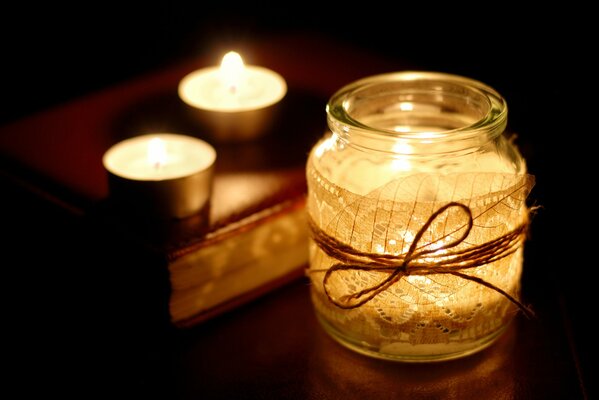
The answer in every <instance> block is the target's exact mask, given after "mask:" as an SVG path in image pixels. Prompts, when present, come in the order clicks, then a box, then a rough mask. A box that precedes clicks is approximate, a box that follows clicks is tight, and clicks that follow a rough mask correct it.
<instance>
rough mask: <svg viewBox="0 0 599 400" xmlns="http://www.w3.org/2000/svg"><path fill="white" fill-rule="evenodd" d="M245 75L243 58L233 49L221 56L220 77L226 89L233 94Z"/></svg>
mask: <svg viewBox="0 0 599 400" xmlns="http://www.w3.org/2000/svg"><path fill="white" fill-rule="evenodd" d="M244 76H245V65H244V63H243V59H242V58H241V56H240V55H239V53H236V52H234V51H230V52H228V53H227V54H225V56H224V57H223V60H222V62H221V63H220V77H221V80H222V82H223V84H224V85H225V87H226V88H227V90H228V91H229V92H230V93H232V94H235V93H236V92H237V90H238V89H239V87H240V86H241V83H242V82H243V79H244Z"/></svg>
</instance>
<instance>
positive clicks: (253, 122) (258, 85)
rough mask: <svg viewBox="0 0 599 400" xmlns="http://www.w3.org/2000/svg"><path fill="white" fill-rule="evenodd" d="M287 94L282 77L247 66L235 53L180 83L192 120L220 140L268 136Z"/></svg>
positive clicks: (263, 69) (260, 68)
mask: <svg viewBox="0 0 599 400" xmlns="http://www.w3.org/2000/svg"><path fill="white" fill-rule="evenodd" d="M286 93H287V84H286V82H285V80H284V79H283V77H281V75H279V74H277V73H276V72H274V71H272V70H270V69H267V68H263V67H258V66H253V65H251V66H247V65H244V63H243V60H242V58H241V56H240V55H239V54H237V53H235V52H229V53H227V54H226V55H225V56H224V57H223V60H222V63H221V65H220V66H219V67H208V68H203V69H200V70H197V71H194V72H192V73H190V74H188V75H187V76H185V77H184V78H183V79H182V80H181V82H180V84H179V97H180V98H181V100H183V102H185V104H186V105H187V106H188V107H189V108H190V111H191V113H192V115H193V117H194V118H196V119H197V120H198V121H199V122H200V124H201V125H202V126H203V127H205V128H206V129H208V130H209V132H207V133H208V134H211V135H212V136H213V137H214V138H215V139H217V140H221V141H244V140H251V139H255V138H257V137H259V136H261V135H263V134H264V133H266V132H267V131H268V128H269V125H270V124H271V123H272V121H273V119H274V118H275V114H274V111H275V107H276V105H277V104H278V103H279V102H280V101H281V99H283V97H284V96H285V94H286Z"/></svg>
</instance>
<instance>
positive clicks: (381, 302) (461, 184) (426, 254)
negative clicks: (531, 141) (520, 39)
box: [307, 72, 532, 361]
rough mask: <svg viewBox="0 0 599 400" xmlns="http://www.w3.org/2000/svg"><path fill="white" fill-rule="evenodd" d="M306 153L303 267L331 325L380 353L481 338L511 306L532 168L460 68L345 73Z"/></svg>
mask: <svg viewBox="0 0 599 400" xmlns="http://www.w3.org/2000/svg"><path fill="white" fill-rule="evenodd" d="M327 117H328V125H329V128H330V132H328V133H327V135H325V137H324V138H322V139H321V140H320V141H319V142H318V143H317V144H316V145H315V146H314V148H313V149H312V151H311V153H310V157H309V160H308V164H307V179H308V205H307V209H308V218H309V221H310V223H311V228H312V234H313V235H312V236H313V240H312V243H311V248H310V268H309V270H308V275H309V277H310V279H311V281H312V286H311V287H312V289H311V297H312V301H313V304H314V307H315V311H316V314H317V316H318V318H319V320H320V322H321V324H322V325H323V327H324V328H325V329H326V331H327V332H328V333H329V334H331V336H332V337H333V338H335V339H336V340H337V341H339V342H340V343H341V344H343V345H345V346H347V347H349V348H351V349H353V350H356V351H358V352H361V353H364V354H367V355H371V356H375V357H379V358H384V359H393V360H402V361H434V360H445V359H452V358H457V357H461V356H465V355H468V354H471V353H474V352H476V351H478V350H481V349H483V348H484V347H486V346H488V345H489V344H491V343H492V342H493V341H494V340H495V339H496V338H497V337H498V336H499V335H500V333H501V332H503V331H504V329H505V328H506V326H507V324H508V323H509V321H510V320H511V319H512V317H513V316H514V314H515V311H516V306H517V305H519V306H522V305H521V304H519V303H518V300H517V297H518V293H519V289H520V276H521V272H522V244H523V241H524V237H525V232H526V226H527V222H528V209H527V207H526V204H525V200H526V196H527V195H528V192H529V190H530V188H531V186H532V177H530V176H529V175H527V174H526V166H525V162H524V160H523V158H522V157H521V156H520V154H519V152H518V151H517V149H516V147H515V146H514V144H513V143H512V142H511V141H510V140H509V139H508V138H506V137H505V135H504V130H505V127H506V123H507V106H506V103H505V101H504V99H503V98H502V97H501V96H500V95H499V94H498V93H497V92H496V91H495V90H493V89H492V88H490V87H488V86H487V85H485V84H483V83H481V82H478V81H475V80H472V79H468V78H465V77H460V76H455V75H449V74H442V73H429V72H401V73H390V74H383V75H377V76H373V77H369V78H365V79H362V80H359V81H356V82H354V83H352V84H349V85H348V86H346V87H344V88H342V89H341V90H339V91H338V92H337V93H336V94H334V95H333V97H332V98H331V99H330V101H329V103H328V105H327Z"/></svg>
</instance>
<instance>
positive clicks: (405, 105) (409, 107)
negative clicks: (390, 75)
mask: <svg viewBox="0 0 599 400" xmlns="http://www.w3.org/2000/svg"><path fill="white" fill-rule="evenodd" d="M399 109H400V110H401V111H413V110H414V104H413V103H411V102H407V101H405V102H401V103H399Z"/></svg>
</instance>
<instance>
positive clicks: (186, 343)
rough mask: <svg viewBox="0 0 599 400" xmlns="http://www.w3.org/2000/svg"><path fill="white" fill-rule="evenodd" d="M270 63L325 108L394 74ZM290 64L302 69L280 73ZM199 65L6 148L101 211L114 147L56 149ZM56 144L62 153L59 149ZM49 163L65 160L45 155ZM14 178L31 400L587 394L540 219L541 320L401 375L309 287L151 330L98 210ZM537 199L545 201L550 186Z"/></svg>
mask: <svg viewBox="0 0 599 400" xmlns="http://www.w3.org/2000/svg"><path fill="white" fill-rule="evenodd" d="M291 44H292V45H291ZM272 46H275V47H276V46H279V48H284V47H285V46H287V47H289V51H287V52H286V53H285V52H284V53H283V54H281V53H279V56H278V58H277V57H275V56H272V55H270V56H269V55H268V54H272V53H270V52H269V51H267V50H268V49H271V48H272ZM302 46H303V47H302ZM331 46H332V47H331ZM332 48H334V49H335V52H334V54H333V55H332V56H331V55H330V54H329V53H330V52H331V49H332ZM302 49H303V50H302ZM306 49H309V50H311V51H312V54H313V55H314V57H316V58H318V59H319V61H320V64H319V65H318V66H315V65H312V66H306V67H305V68H304V67H303V66H300V65H295V66H293V63H294V62H295V61H293V60H294V57H295V59H298V60H299V59H301V58H302V57H304V56H305V54H306V53H307V52H308V50H306ZM262 50H263V51H262V53H260V52H257V53H256V54H258V56H257V57H258V58H259V57H263V58H262V60H263V61H264V63H265V64H267V65H275V66H276V67H275V69H278V70H281V68H283V69H285V70H284V71H283V72H284V74H285V76H286V77H290V78H291V80H292V81H293V82H294V85H300V86H303V87H311V88H312V89H314V90H317V91H320V92H319V93H320V94H321V95H326V94H328V93H331V92H332V91H333V90H334V89H336V88H337V87H338V86H339V82H340V81H344V80H351V79H353V78H355V77H359V76H360V74H363V75H365V74H371V73H374V72H378V71H382V70H383V69H384V68H386V67H389V66H390V65H393V64H390V63H386V62H385V61H384V60H381V58H377V57H376V56H372V55H370V54H365V53H359V52H358V53H356V52H355V50H353V49H348V48H343V47H342V46H340V47H337V46H336V45H335V44H334V43H333V44H331V43H326V41H322V40H320V39H319V38H302V39H298V38H297V37H295V38H282V39H279V40H278V42H276V43H274V44H273V43H269V44H267V45H264V46H263V47H262ZM302 51H304V53H302ZM295 53H298V54H295ZM260 54H261V56H260ZM302 54H304V55H303V56H302ZM326 54H329V56H328V57H327V56H326ZM356 54H359V57H357V56H355V55H356ZM339 55H346V56H347V55H354V57H352V58H348V59H352V60H356V62H355V63H353V64H352V67H351V68H350V67H348V68H347V69H344V70H343V72H342V73H340V74H337V75H339V76H337V77H336V79H334V78H332V77H331V76H332V75H335V73H336V71H337V70H336V69H338V68H339V65H342V64H343V63H344V59H343V57H341V59H340V58H339ZM285 57H287V58H290V59H291V61H292V62H287V64H285V65H286V67H281V65H283V64H281V59H282V58H285ZM192 65H194V64H193V63H190V64H188V65H185V66H178V67H176V68H173V69H170V70H169V71H166V72H165V73H160V74H157V75H151V76H148V77H142V78H141V79H139V80H136V81H134V82H131V83H127V84H126V85H124V86H122V87H117V88H114V89H112V90H111V91H107V92H102V93H99V94H98V95H95V96H90V97H87V98H84V99H81V100H78V101H76V102H74V103H73V104H71V105H67V107H72V109H71V111H69V112H73V111H72V110H76V112H81V114H80V115H79V118H77V119H74V120H72V121H70V122H69V123H68V125H67V128H68V129H67V128H65V125H61V124H58V123H57V120H56V119H55V118H56V117H57V115H59V114H60V112H62V111H60V110H61V109H60V108H59V109H55V110H49V111H48V112H45V113H42V114H39V115H35V116H32V117H31V118H27V119H25V120H23V121H18V122H16V123H15V124H11V125H10V126H7V127H4V128H2V129H1V130H0V132H2V135H0V147H1V148H2V150H3V151H4V152H5V153H6V152H8V153H9V154H13V155H14V154H17V158H18V159H19V161H20V162H22V163H24V164H25V165H26V166H27V167H28V168H29V170H30V172H31V173H32V174H33V175H36V176H37V174H39V173H40V172H42V173H46V174H47V175H48V176H49V178H50V179H51V180H54V181H60V182H67V186H70V187H71V188H72V189H73V190H74V192H76V196H75V197H76V198H77V199H81V198H85V199H86V201H87V202H92V203H93V202H94V201H97V200H98V199H101V198H102V197H103V196H105V192H106V188H105V184H104V181H103V171H102V170H101V166H100V164H98V163H96V161H97V160H96V159H98V158H99V157H100V156H101V149H103V148H107V146H108V144H109V142H110V141H111V140H114V137H108V138H104V139H102V140H100V141H99V142H98V143H94V145H93V146H91V147H90V146H87V145H84V146H81V147H82V148H84V149H87V150H89V149H93V151H91V152H90V151H88V152H85V151H83V153H81V154H78V153H77V152H74V153H73V154H72V155H69V157H68V159H66V160H60V158H61V153H60V148H61V146H64V143H67V142H68V141H69V140H71V141H72V142H68V143H69V146H76V145H77V143H79V144H81V143H84V144H85V143H86V141H90V140H91V141H93V140H95V139H94V137H96V138H97V137H99V136H94V135H95V134H90V135H88V136H81V135H80V132H81V128H82V127H87V126H93V129H95V130H96V131H97V132H101V131H102V130H105V129H112V126H111V125H110V124H107V122H106V120H105V119H102V118H101V116H102V115H104V116H106V115H108V114H110V110H111V108H110V106H109V104H111V101H113V100H114V99H115V98H118V99H119V100H118V101H121V102H122V103H123V104H127V102H128V101H134V100H135V98H136V97H135V95H133V94H132V93H137V95H139V94H140V93H144V91H146V90H153V89H152V87H153V86H152V85H156V84H158V83H160V85H164V84H166V83H165V82H168V85H171V84H172V82H173V81H175V80H176V79H178V78H177V77H178V76H180V75H181V74H182V73H183V72H184V71H187V70H188V69H189V68H190V67H191V66H192ZM290 65H291V67H290ZM395 65H397V64H395ZM327 71H328V72H327ZM331 71H332V73H331ZM319 80H320V81H322V84H321V85H319V84H318V82H319ZM115 96H116V97H115ZM94 107H96V108H94ZM102 107H104V108H102ZM90 110H94V111H90ZM98 110H100V111H98ZM101 110H105V111H106V113H107V114H103V112H104V111H101ZM323 118H324V114H323ZM32 120H33V121H36V122H35V123H36V124H37V125H36V126H39V124H40V123H43V124H46V126H47V130H44V131H40V132H35V134H36V135H37V136H36V137H38V138H39V140H40V141H41V145H39V146H37V147H36V148H35V149H33V151H30V150H26V151H25V152H22V153H19V151H21V149H23V148H24V147H23V143H21V142H20V140H25V139H23V136H22V135H20V133H23V132H25V131H19V129H21V128H23V127H27V126H30V125H29V123H30V121H32ZM23 129H25V128H23ZM7 132H8V133H7ZM19 132H20V133H19ZM65 132H66V133H65ZM56 135H59V137H64V138H66V139H65V140H66V142H64V141H63V142H61V141H60V140H56V138H57V136H56ZM60 135H65V136H60ZM15 138H16V139H15ZM19 138H21V139H19ZM69 138H70V139H69ZM15 143H16V144H15ZM531 147H534V143H533V141H528V142H527V141H526V140H524V143H523V148H524V150H525V151H526V149H527V148H528V149H530V148H531ZM48 149H50V150H52V149H55V150H56V151H57V153H56V154H53V155H50V156H42V155H41V154H43V151H47V150H48ZM14 151H16V153H14ZM535 157H538V156H536V155H535V154H534V152H533V153H532V157H531V159H532V165H539V164H538V162H537V161H536V160H538V158H535ZM48 160H49V161H48ZM57 160H58V161H57ZM13 161H14V160H13ZM48 162H49V163H50V164H51V167H48ZM8 164H10V165H11V166H12V165H13V164H12V161H11V162H10V163H8ZM8 164H5V163H4V162H3V163H2V167H3V168H0V171H1V172H3V173H2V174H0V187H1V188H2V194H3V196H2V197H1V203H0V210H1V211H2V215H1V217H2V221H3V222H4V227H5V229H6V231H7V232H10V235H8V238H7V239H6V241H5V245H4V249H5V254H6V265H7V266H9V267H8V268H6V282H8V283H10V284H7V287H6V289H5V291H4V295H5V296H6V297H7V298H8V299H9V301H8V302H6V304H7V305H8V306H7V307H5V310H4V311H5V319H4V320H5V321H6V325H7V329H6V331H7V333H8V335H9V338H11V339H12V342H9V343H14V345H13V346H10V347H11V349H10V351H9V352H8V353H10V356H9V358H8V359H7V360H8V361H7V362H9V363H10V364H9V365H11V366H12V368H11V373H10V375H9V376H10V377H13V376H14V378H15V379H9V381H12V382H13V383H16V382H21V383H20V384H18V385H17V386H18V388H19V390H20V391H21V392H22V393H24V394H27V393H33V392H35V391H37V390H43V391H44V392H46V393H48V392H52V393H57V394H63V395H64V396H67V395H73V396H74V397H79V398H86V397H91V395H95V394H104V395H106V396H111V397H112V396H114V394H115V393H119V394H131V395H134V396H135V397H141V396H142V395H150V396H155V395H156V394H160V395H161V397H162V398H206V399H231V398H235V399H243V398H262V399H267V398H276V399H280V398H285V399H353V398H360V399H364V398H410V399H430V398H447V399H470V398H473V399H480V398H492V399H495V398H501V399H503V398H505V399H552V398H556V399H565V398H567V399H578V398H585V397H586V394H587V392H588V379H587V380H586V381H585V380H584V379H585V377H586V376H588V374H589V372H588V367H587V366H588V356H586V348H584V347H582V349H581V346H584V345H585V343H586V342H584V341H583V342H580V340H579V339H580V338H581V337H583V336H581V334H580V325H578V324H574V325H573V324H572V321H573V320H577V318H579V317H580V315H585V312H584V311H581V310H583V309H582V308H580V307H577V305H579V303H575V302H574V303H572V302H571V301H570V300H569V299H571V297H569V296H571V295H572V293H571V288H572V287H573V286H572V285H571V284H567V281H566V280H561V277H560V276H559V274H555V273H554V271H555V269H554V267H555V263H556V262H557V261H556V260H555V259H554V258H553V257H552V256H551V255H550V254H548V253H547V252H546V251H545V250H546V249H547V247H548V246H552V244H553V243H554V242H553V241H552V235H551V232H550V230H548V227H550V226H551V222H550V221H548V220H543V219H542V215H541V218H540V221H539V222H538V223H537V222H536V221H534V222H533V232H532V240H531V241H530V242H529V243H527V245H526V248H525V273H524V277H523V288H524V289H523V296H524V299H525V301H527V302H528V303H530V304H532V305H533V307H534V309H535V311H536V313H537V318H535V319H531V320H528V319H526V318H524V317H523V316H522V315H518V316H517V317H516V318H515V320H514V322H513V323H512V324H511V325H510V328H509V329H508V330H507V331H506V333H505V334H504V335H503V336H502V337H501V338H500V339H499V340H498V341H497V342H496V343H495V344H494V345H493V346H491V347H490V348H488V349H486V350H484V351H482V352H480V353H478V354H475V355H473V356H470V357H467V358H464V359H460V360H454V361H449V362H442V363H428V364H403V363H393V362H388V361H381V360H376V359H371V358H368V357H365V356H362V355H359V354H356V353H354V352H352V351H350V350H347V349H345V348H344V347H342V346H340V345H339V344H338V343H336V342H335V341H334V340H332V339H331V338H330V337H329V336H328V335H327V334H326V333H325V332H324V330H323V329H322V328H321V327H320V326H319V324H318V322H317V320H316V318H315V315H314V312H313V309H312V306H311V304H310V299H309V284H308V282H307V281H306V280H304V279H302V280H299V281H295V282H294V283H292V284H290V285H288V286H285V287H283V288H280V289H278V290H276V291H274V292H272V293H269V294H267V295H266V296H264V297H262V298H260V299H258V300H256V301H254V302H252V303H251V304H247V305H244V306H242V307H240V308H238V309H235V310H233V311H231V312H229V313H227V314H225V315H221V316H219V317H217V318H214V319H213V320H211V321H208V322H206V323H204V324H201V325H199V326H197V327H194V328H192V329H189V330H184V331H180V330H176V329H174V328H172V327H170V326H168V325H164V324H163V323H162V322H160V321H157V320H154V319H153V318H152V317H151V315H150V314H147V313H146V312H145V311H144V304H142V303H141V302H140V301H139V300H138V299H132V298H131V296H130V295H128V288H127V286H126V284H125V283H124V281H123V280H121V279H120V277H119V272H118V268H121V267H123V268H126V265H127V263H139V262H142V260H136V259H135V258H134V256H131V257H128V256H122V257H121V258H120V259H118V260H117V259H115V258H114V257H113V256H114V254H113V253H111V252H109V251H106V252H104V251H103V249H102V248H100V249H99V248H98V247H97V246H96V244H97V242H98V240H97V239H98V238H97V237H94V232H90V231H89V229H90V228H89V226H87V225H86V224H85V222H84V220H85V218H84V217H83V218H81V216H82V215H83V216H84V214H85V205H86V204H88V203H85V202H77V201H73V202H70V203H69V204H67V206H66V207H56V201H48V197H36V196H31V193H32V192H36V191H37V190H38V189H39V188H37V187H35V186H34V187H31V186H27V185H25V186H23V185H22V182H20V183H21V184H19V185H15V183H14V179H13V178H14V177H13V176H12V175H11V174H12V172H11V174H7V173H5V172H6V171H7V169H6V168H4V167H6V165H8ZM65 165H66V166H67V167H66V168H65ZM11 171H12V170H11ZM532 172H533V173H534V172H535V171H532ZM24 176H25V178H27V174H25V175H24ZM25 180H26V179H25ZM542 182H543V179H541V183H542ZM543 191H544V192H543ZM541 193H547V189H546V188H545V189H544V188H543V187H541ZM533 196H534V192H533ZM72 199H73V197H68V200H69V201H70V200H72ZM54 200H56V199H54ZM59 200H60V199H59ZM63 205H64V204H63ZM82 220H83V222H82ZM556 276H558V277H559V278H556ZM569 288H570V289H569ZM577 310H578V311H577ZM583 338H584V337H583ZM585 357H586V358H585Z"/></svg>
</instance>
